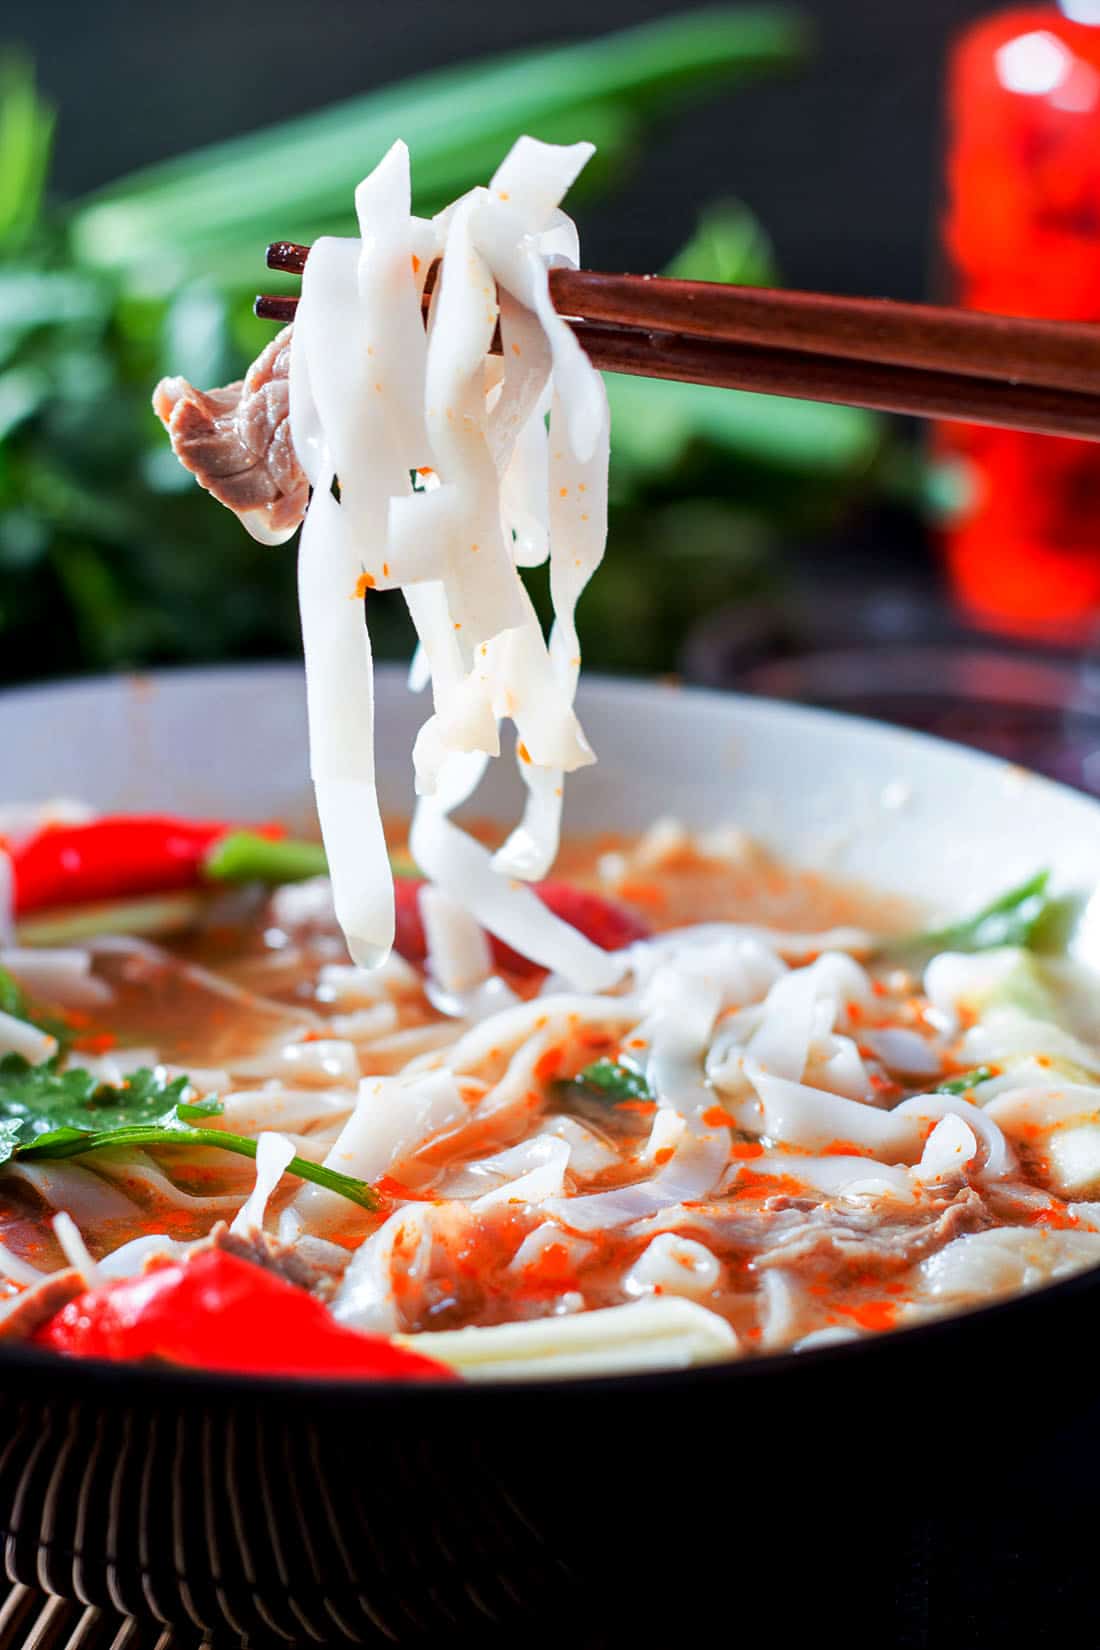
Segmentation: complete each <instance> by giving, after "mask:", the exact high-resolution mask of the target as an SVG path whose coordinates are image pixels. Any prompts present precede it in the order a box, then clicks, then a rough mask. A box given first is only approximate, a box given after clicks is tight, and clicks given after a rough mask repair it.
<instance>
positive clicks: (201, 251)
mask: <svg viewBox="0 0 1100 1650" xmlns="http://www.w3.org/2000/svg"><path fill="white" fill-rule="evenodd" d="M806 44H807V35H806V27H805V24H804V22H803V20H802V19H801V18H800V17H799V16H798V15H797V14H795V13H793V12H788V11H785V10H780V9H776V8H772V7H769V8H766V9H760V10H744V9H741V8H736V9H731V8H717V9H715V10H711V11H700V12H696V13H689V14H688V15H687V16H681V17H670V18H667V19H663V20H661V21H660V22H657V23H649V24H646V25H644V26H643V27H641V28H636V29H629V30H627V31H625V32H624V33H620V34H613V35H608V36H607V37H605V38H604V39H601V40H586V41H582V42H578V43H577V44H576V45H570V46H559V47H554V48H549V49H543V50H538V51H526V52H520V53H516V54H513V55H509V56H505V57H498V58H491V59H489V60H488V61H487V62H484V63H475V64H472V65H466V64H463V65H461V66H460V67H457V68H448V69H443V70H437V71H435V72H433V73H431V74H426V75H422V76H418V77H417V78H416V79H414V80H408V81H404V82H402V83H401V84H399V85H396V86H390V87H386V88H385V89H383V90H382V91H376V92H370V93H368V94H367V95H366V96H364V97H359V98H354V99H352V100H351V101H350V102H346V103H339V104H335V105H333V106H332V107H331V108H328V109H323V110H321V111H319V112H318V113H316V114H311V115H306V116H303V117H301V118H299V119H296V120H291V121H288V122H286V123H285V124H284V125H282V126H279V127H277V128H274V129H269V130H266V131H261V132H254V133H251V134H250V135H249V136H247V137H243V138H237V139H234V140H233V141H232V142H230V143H223V144H218V145H216V146H214V147H212V148H208V149H201V150H199V151H197V152H196V153H195V154H193V155H185V156H183V157H182V158H180V159H178V160H173V161H169V162H167V163H166V164H163V165H159V166H154V167H151V168H149V169H148V170H146V171H143V172H140V173H138V174H137V175H136V176H135V177H133V178H129V179H126V180H124V181H123V182H122V183H120V184H116V185H115V186H114V187H112V188H110V189H107V190H104V191H102V192H101V193H100V194H99V195H97V196H96V197H94V198H93V199H92V200H90V201H89V202H87V203H86V204H85V205H84V206H82V207H81V208H80V209H78V211H77V212H76V213H75V215H74V216H73V219H72V223H71V233H72V238H73V245H74V248H75V251H76V254H77V256H78V258H80V259H81V260H82V261H83V262H84V263H86V264H87V265H89V266H90V267H93V268H99V269H108V270H114V271H118V272H119V273H120V274H122V275H123V277H124V278H125V279H126V280H127V282H128V283H129V284H131V285H132V286H133V287H134V289H135V290H139V291H141V292H143V293H146V294H148V293H150V292H156V293H160V294H166V293H170V292H172V291H174V290H176V288H177V287H178V285H179V283H180V281H181V280H182V279H184V278H186V277H187V276H188V275H189V274H195V273H198V272H201V273H203V274H204V275H212V276H214V277H215V278H216V279H218V280H219V281H222V282H225V283H227V284H239V285H244V286H251V287H254V286H255V282H256V273H257V269H258V263H257V259H258V254H259V252H260V249H261V248H262V246H263V245H264V243H265V241H269V240H272V239H274V238H275V237H276V236H280V237H286V238H289V239H295V240H302V241H307V240H312V239H313V237H314V236H316V235H318V234H323V233H326V232H327V233H333V232H336V233H347V226H348V222H349V204H350V201H351V195H352V191H353V189H354V188H355V185H356V184H357V183H358V181H359V179H360V178H361V177H362V176H363V174H364V172H366V171H367V170H369V168H370V167H372V166H373V165H374V164H375V163H376V162H377V161H379V160H380V159H381V158H382V155H383V154H384V153H385V151H386V150H387V149H388V148H389V146H390V145H391V143H393V142H394V140H395V138H397V137H401V138H402V139H403V140H404V141H405V142H406V143H407V144H408V146H409V148H410V150H411V151H412V154H413V156H414V162H415V163H414V167H413V178H414V184H415V189H416V203H415V204H416V209H417V210H418V211H420V212H422V213H428V214H430V213H432V212H435V211H438V210H439V208H440V207H442V206H444V205H446V203H447V202H448V201H449V200H451V199H452V198H453V197H454V196H455V195H457V194H460V193H462V192H463V191H464V190H466V189H469V188H470V187H471V186H472V185H474V184H475V183H484V182H485V180H486V178H487V177H488V176H489V175H490V174H491V172H492V171H493V169H494V168H495V166H496V165H497V164H498V162H499V161H500V159H501V157H502V156H503V155H504V153H505V151H506V150H507V149H508V147H509V145H510V144H511V143H512V141H513V140H514V138H515V137H516V136H517V134H518V133H520V132H528V133H530V134H531V135H532V136H533V137H539V138H543V139H544V140H546V141H547V142H554V143H573V142H576V141H577V140H578V139H580V138H587V139H590V140H591V141H592V142H594V143H595V144H596V145H597V150H598V153H597V157H596V160H595V161H594V163H593V167H591V168H589V169H588V172H587V174H586V177H585V180H584V185H583V186H582V191H583V187H585V186H587V187H588V188H591V187H592V186H593V185H594V184H598V183H600V182H603V181H605V180H606V177H607V175H608V172H609V171H610V170H612V169H614V168H617V167H618V166H619V165H620V164H621V163H622V162H623V161H624V160H625V159H627V158H628V157H629V156H630V154H631V152H632V151H633V150H634V149H635V148H636V146H637V144H638V141H639V139H640V137H641V133H642V128H643V125H644V123H646V122H647V121H649V120H651V119H652V118H653V117H654V115H656V114H658V113H660V112H663V111H664V110H666V109H668V108H669V107H675V106H676V105H677V104H679V103H682V102H683V101H684V100H685V99H686V98H687V97H689V96H698V95H699V94H701V93H704V92H709V91H713V90H715V89H716V88H717V87H719V86H722V85H727V84H730V83H731V82H736V81H737V80H740V79H744V78H746V77H749V76H752V75H756V74H760V73H765V72H770V71H773V70H775V69H780V68H789V67H791V66H792V65H793V64H795V63H797V62H798V61H799V60H800V59H801V58H802V57H803V55H804V53H805V50H806Z"/></svg>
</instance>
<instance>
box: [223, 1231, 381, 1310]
mask: <svg viewBox="0 0 1100 1650" xmlns="http://www.w3.org/2000/svg"><path fill="white" fill-rule="evenodd" d="M207 1247H209V1248H212V1249H224V1250H225V1251H226V1253H227V1254H230V1255H236V1256H237V1257H238V1259H240V1260H249V1261H251V1262H252V1264H253V1265H254V1266H262V1267H264V1268H265V1270H267V1271H269V1272H274V1273H275V1274H276V1276H278V1277H280V1278H282V1279H283V1280H284V1281H285V1282H286V1283H295V1284H297V1285H298V1287H299V1288H300V1289H308V1290H309V1291H310V1293H311V1294H313V1295H317V1296H318V1297H319V1299H321V1300H329V1299H330V1298H331V1296H332V1295H334V1294H335V1293H336V1290H337V1287H338V1286H339V1283H340V1279H341V1277H342V1276H343V1273H344V1268H345V1267H346V1266H347V1264H348V1261H349V1260H350V1259H351V1256H350V1254H349V1253H348V1251H347V1250H346V1249H341V1248H340V1246H339V1245H338V1244H335V1243H326V1242H325V1241H324V1239H322V1238H311V1237H301V1238H299V1239H298V1241H297V1243H295V1244H289V1243H281V1242H280V1241H279V1239H278V1238H275V1237H272V1236H271V1234H270V1232H258V1231H255V1230H254V1231H251V1232H249V1233H248V1235H247V1236H243V1235H239V1234H238V1233H236V1232H231V1231H230V1229H229V1227H228V1226H227V1225H226V1223H225V1221H219V1222H218V1224H217V1225H216V1226H215V1227H214V1228H213V1230H212V1231H211V1233H210V1235H209V1237H207V1238H206V1239H205V1240H204V1241H203V1242H202V1243H198V1244H196V1245H195V1246H194V1248H193V1249H192V1250H191V1253H192V1254H197V1253H198V1251H199V1250H200V1249H203V1248H207Z"/></svg>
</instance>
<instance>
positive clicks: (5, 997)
mask: <svg viewBox="0 0 1100 1650" xmlns="http://www.w3.org/2000/svg"><path fill="white" fill-rule="evenodd" d="M0 1013H3V1014H10V1015H11V1016H12V1018H13V1019H16V1020H27V1021H29V1020H30V1015H29V1013H28V1010H27V994H26V992H25V991H24V990H23V987H22V986H21V985H20V984H19V982H18V980H16V979H15V978H14V977H13V976H12V975H11V974H9V973H8V971H7V969H6V968H0Z"/></svg>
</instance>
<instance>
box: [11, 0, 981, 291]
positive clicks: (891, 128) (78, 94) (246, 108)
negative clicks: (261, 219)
mask: <svg viewBox="0 0 1100 1650" xmlns="http://www.w3.org/2000/svg"><path fill="white" fill-rule="evenodd" d="M676 9H677V8H676V7H675V6H674V5H670V4H669V3H668V0H552V4H547V5H542V6H537V5H534V4H532V3H531V0H519V3H516V0H511V3H503V0H404V3H403V4H394V0H358V3H356V0H263V3H262V4H233V3H227V0H188V3H186V4H171V5H169V4H164V3H163V0H149V3H145V4H142V3H141V0H96V3H94V4H92V3H89V0H68V3H65V0H41V3H39V4H37V5H31V4H28V3H27V0H21V3H20V4H19V5H18V8H16V7H15V6H12V7H11V8H10V9H9V10H8V14H7V17H6V19H5V22H4V24H3V26H2V27H0V34H2V35H4V36H6V37H7V38H9V39H12V38H14V39H22V40H23V41H24V42H25V43H26V44H27V45H28V46H29V47H30V49H31V50H32V52H33V53H34V55H35V57H36V59H37V61H38V65H39V74H40V79H41V83H42V86H43V89H44V90H45V92H46V93H47V94H48V95H49V96H50V97H51V98H53V99H54V100H55V101H56V102H57V104H58V106H59V107H60V109H61V111H62V119H61V125H60V129H59V132H58V139H57V144H58V147H57V164H56V168H55V174H54V175H55V179H56V181H57V184H58V186H59V187H60V188H61V189H62V190H63V191H66V192H78V191H83V190H86V189H89V188H91V187H93V186H94V185H96V184H99V183H103V182H106V181H108V180H109V179H111V178H113V177H115V176H117V175H119V174H121V173H122V172H125V171H129V170H130V169H131V168H133V167H135V166H138V165H141V164H144V163H146V162H148V161H152V160H157V159H160V158H161V157H163V156H167V155H171V154H173V153H175V152H177V151H180V150H184V149H187V148H190V147H192V146H194V145H197V144H200V143H203V142H206V141H210V140H213V139H216V138H221V137H227V136H230V135H232V134H235V133H238V132H241V131H246V130H248V129H250V128H252V127H255V126H258V125H262V124H264V123H265V122H268V121H273V120H277V119H278V118H280V117H282V116H285V115H288V114H294V113H299V112H301V111H304V110H308V109H312V108H316V107H318V106H319V105H321V104H324V103H326V102H329V101H331V100H333V99H335V98H341V97H347V96H350V95H351V94H353V93H355V92H359V91H365V90H367V89H368V88H370V87H372V86H376V85H379V84H382V83H383V82H385V81H388V80H393V79H397V78H400V77H402V76H405V75H411V74H415V73H416V72H417V71H418V70H421V69H428V68H434V67H436V66H438V65H441V64H445V63H448V62H451V61H456V60H459V59H463V58H467V57H475V56H479V55H482V54H485V53H488V52H491V51H493V50H495V49H499V50H502V51H503V50H508V49H510V48H514V47H518V46H524V45H529V44H534V43H537V42H540V41H544V40H567V39H575V38H580V37H583V36H585V35H593V34H600V33H603V32H605V31H607V30H610V29H613V28H619V27H623V26H624V25H627V24H629V23H632V22H641V21H643V20H645V19H647V18H651V17H657V16H662V15H668V14H669V13H670V12H672V11H675V10H676ZM800 9H801V10H802V11H803V12H804V13H806V14H807V15H809V16H811V17H812V18H813V19H814V21H815V23H816V25H817V31H818V36H819V40H818V53H817V57H816V61H815V62H814V63H813V65H812V66H811V67H810V69H809V71H808V72H807V73H806V74H804V75H803V76H801V77H800V78H799V79H798V80H797V81H796V82H794V83H790V82H786V83H785V82H784V81H783V80H781V79H777V80H773V81H771V82H769V83H768V84H766V85H761V86H757V87H748V88H745V89H742V88H738V89H737V90H736V91H735V92H733V93H730V94H728V95H727V97H726V98H725V99H724V100H718V101H717V102H712V103H709V104H708V105H707V106H706V107H704V108H702V109H699V110H696V111H694V112H692V113H689V114H687V115H686V116H683V117H682V118H680V119H679V120H678V121H677V122H676V123H675V125H674V126H673V127H672V128H671V129H670V130H669V134H668V135H669V142H668V144H667V147H666V148H665V149H664V150H663V151H662V152H661V153H655V154H654V155H653V156H652V159H651V162H650V164H649V166H648V167H647V169H646V171H645V173H644V175H642V176H638V177H636V178H635V179H634V180H633V182H632V183H631V185H630V186H629V188H628V190H627V191H625V192H623V193H621V194H620V195H618V196H617V197H616V199H615V201H614V204H613V205H612V206H611V207H610V209H609V210H608V211H607V213H606V216H603V215H602V212H601V214H596V213H592V212H590V213H589V214H588V220H589V221H588V222H587V223H585V224H584V226H583V227H584V229H585V249H586V259H587V261H588V262H589V263H591V264H592V265H594V266H595V267H601V266H603V267H615V266H618V267H625V268H633V269H644V268H646V267H655V266H657V265H659V264H661V263H662V262H663V261H664V260H665V259H666V258H667V257H668V256H669V255H670V254H671V253H672V252H673V251H674V250H675V248H676V247H677V246H679V245H680V243H681V242H682V241H683V240H684V239H685V238H686V236H687V235H688V233H689V232H690V229H691V225H692V222H693V219H694V211H695V208H696V206H697V205H698V204H699V203H701V202H703V201H706V200H709V199H712V198H713V197H715V196H716V195H720V194H722V193H733V194H738V195H741V196H742V197H743V198H744V199H745V200H747V201H748V203H749V204H750V205H751V206H752V207H754V208H755V209H756V210H757V212H758V213H759V214H760V216H761V218H762V219H763V221H764V223H765V224H766V225H767V227H768V229H769V231H770V232H771V233H772V235H773V237H774V239H775V242H776V245H777V248H778V251H779V255H780V261H781V264H782V267H783V270H784V273H785V276H786V278H787V280H788V281H789V282H790V283H791V284H795V285H803V286H820V287H822V288H826V289H828V288H833V289H836V290H838V291H840V290H845V291H852V292H868V293H880V294H883V295H889V296H896V297H915V296H919V295H920V294H921V293H922V292H923V291H924V290H925V289H926V287H927V284H928V271H929V268H930V266H931V260H930V225H931V218H932V202H933V197H934V188H935V177H936V172H937V151H938V142H939V129H938V128H939V77H940V67H941V63H942V60H943V53H944V46H945V42H946V41H947V39H948V37H949V35H950V33H951V31H952V29H953V28H955V27H957V26H958V25H960V24H961V23H963V22H965V21H966V20H967V19H969V18H971V17H974V16H977V15H978V14H979V13H981V12H986V11H989V10H990V9H992V8H991V7H990V6H989V5H988V4H985V3H983V0H909V3H904V0H805V3H804V4H803V5H802V6H801V8H800ZM369 159H370V157H364V164H366V163H367V161H368V160H369ZM654 197H656V198H658V199H660V202H661V205H660V210H659V211H657V212H655V211H654V210H653V209H652V207H651V205H650V202H651V200H652V199H653V198H654ZM582 216H583V215H582Z"/></svg>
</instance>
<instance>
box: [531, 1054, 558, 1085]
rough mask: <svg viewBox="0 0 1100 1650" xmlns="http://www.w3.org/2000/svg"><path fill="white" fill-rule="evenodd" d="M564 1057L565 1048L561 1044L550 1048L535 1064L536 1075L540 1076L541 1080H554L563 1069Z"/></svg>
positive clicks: (547, 1081)
mask: <svg viewBox="0 0 1100 1650" xmlns="http://www.w3.org/2000/svg"><path fill="white" fill-rule="evenodd" d="M564 1059H565V1050H564V1049H563V1048H561V1047H560V1045H559V1046H558V1047H556V1048H548V1049H547V1050H546V1053H545V1054H543V1055H542V1056H541V1057H540V1058H539V1060H538V1061H537V1062H536V1065H535V1076H536V1077H537V1078H538V1080H539V1082H540V1083H549V1082H552V1081H553V1079H554V1078H555V1077H556V1076H557V1075H558V1072H559V1071H560V1070H561V1067H562V1061H563V1060H564Z"/></svg>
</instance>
